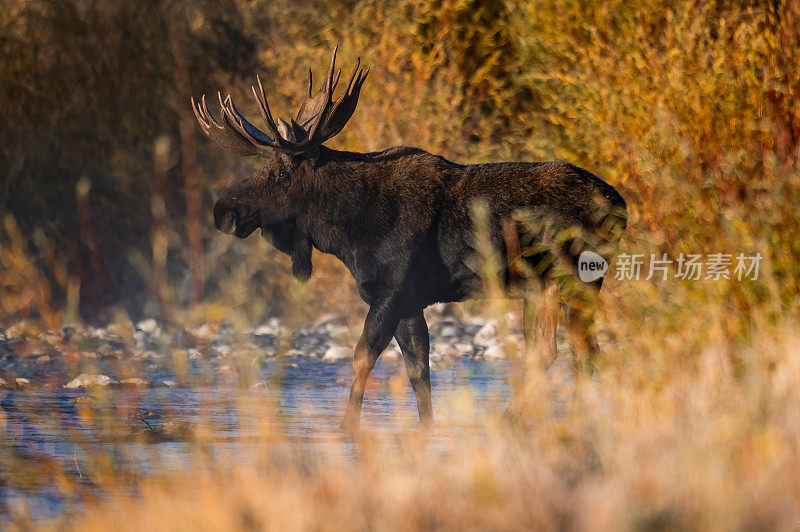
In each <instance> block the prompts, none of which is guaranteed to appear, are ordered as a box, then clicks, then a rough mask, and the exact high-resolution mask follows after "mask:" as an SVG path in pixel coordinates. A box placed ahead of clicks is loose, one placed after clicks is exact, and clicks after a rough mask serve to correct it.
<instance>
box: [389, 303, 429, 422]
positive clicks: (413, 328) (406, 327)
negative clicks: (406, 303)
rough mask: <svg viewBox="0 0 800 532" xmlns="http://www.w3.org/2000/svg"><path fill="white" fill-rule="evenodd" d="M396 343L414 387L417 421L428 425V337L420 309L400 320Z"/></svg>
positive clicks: (395, 334) (426, 326)
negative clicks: (412, 315)
mask: <svg viewBox="0 0 800 532" xmlns="http://www.w3.org/2000/svg"><path fill="white" fill-rule="evenodd" d="M394 337H395V339H396V340H397V344H398V345H399V346H400V350H401V351H402V352H403V359H404V360H405V363H406V373H408V379H409V381H411V387H412V388H413V389H414V396H415V397H416V399H417V409H418V410H419V421H420V423H421V424H423V425H429V424H430V423H431V422H432V421H433V405H432V402H431V369H430V359H429V355H430V339H429V336H428V325H427V323H425V318H424V316H423V315H422V311H420V312H419V314H418V315H417V316H414V317H413V318H406V319H402V320H400V322H399V323H398V324H397V330H396V331H395V333H394Z"/></svg>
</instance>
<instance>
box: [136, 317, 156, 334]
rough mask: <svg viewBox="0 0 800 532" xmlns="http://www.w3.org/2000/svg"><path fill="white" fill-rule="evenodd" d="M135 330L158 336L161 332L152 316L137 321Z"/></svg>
mask: <svg viewBox="0 0 800 532" xmlns="http://www.w3.org/2000/svg"><path fill="white" fill-rule="evenodd" d="M136 330H137V331H142V332H145V333H147V334H150V335H153V336H158V335H159V334H160V332H161V330H160V329H159V328H158V322H157V321H156V320H154V319H153V318H148V319H146V320H142V321H140V322H139V323H137V324H136Z"/></svg>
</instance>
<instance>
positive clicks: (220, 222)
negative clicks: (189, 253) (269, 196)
mask: <svg viewBox="0 0 800 532" xmlns="http://www.w3.org/2000/svg"><path fill="white" fill-rule="evenodd" d="M214 225H216V226H217V229H219V230H220V231H222V232H223V233H228V234H231V233H233V234H234V235H235V236H237V237H239V238H246V237H247V236H249V235H250V234H251V233H252V232H253V231H255V230H256V229H257V228H258V227H259V226H260V225H261V217H260V216H259V214H258V210H257V209H256V208H255V207H253V206H251V205H248V204H247V203H245V202H241V201H238V200H237V199H236V198H231V197H230V196H226V197H224V198H221V199H220V200H219V201H217V203H216V204H215V205H214Z"/></svg>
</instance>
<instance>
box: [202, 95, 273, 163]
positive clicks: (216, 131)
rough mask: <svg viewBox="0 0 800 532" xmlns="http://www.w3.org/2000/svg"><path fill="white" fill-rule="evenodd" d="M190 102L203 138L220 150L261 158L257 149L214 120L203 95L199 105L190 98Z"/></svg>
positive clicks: (260, 153)
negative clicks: (203, 135) (206, 138)
mask: <svg viewBox="0 0 800 532" xmlns="http://www.w3.org/2000/svg"><path fill="white" fill-rule="evenodd" d="M191 101H192V108H193V110H194V115H195V117H196V118H197V121H198V123H199V124H200V129H202V130H203V134H205V136H207V137H208V138H209V139H211V140H212V141H213V142H214V143H215V144H217V145H218V146H219V147H220V148H222V149H225V150H228V151H231V152H233V153H235V154H237V155H241V156H244V157H247V156H250V155H262V156H263V153H262V152H261V151H260V150H259V148H258V147H256V146H254V145H252V144H251V143H249V142H247V141H246V140H245V139H243V138H242V137H241V136H240V135H238V134H237V133H236V132H235V131H232V130H231V129H228V128H226V127H225V126H223V125H222V124H220V123H219V122H217V120H216V118H214V115H213V114H211V112H210V111H209V110H208V106H207V105H206V98H205V95H203V97H202V98H201V99H200V103H198V102H196V101H195V100H194V98H192V99H191Z"/></svg>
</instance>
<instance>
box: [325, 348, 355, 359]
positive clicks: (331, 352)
mask: <svg viewBox="0 0 800 532" xmlns="http://www.w3.org/2000/svg"><path fill="white" fill-rule="evenodd" d="M349 358H353V350H352V349H351V348H349V347H344V346H341V345H334V346H331V347H329V348H328V350H327V351H325V355H324V356H323V357H322V360H328V361H331V362H335V361H337V360H346V359H349Z"/></svg>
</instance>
